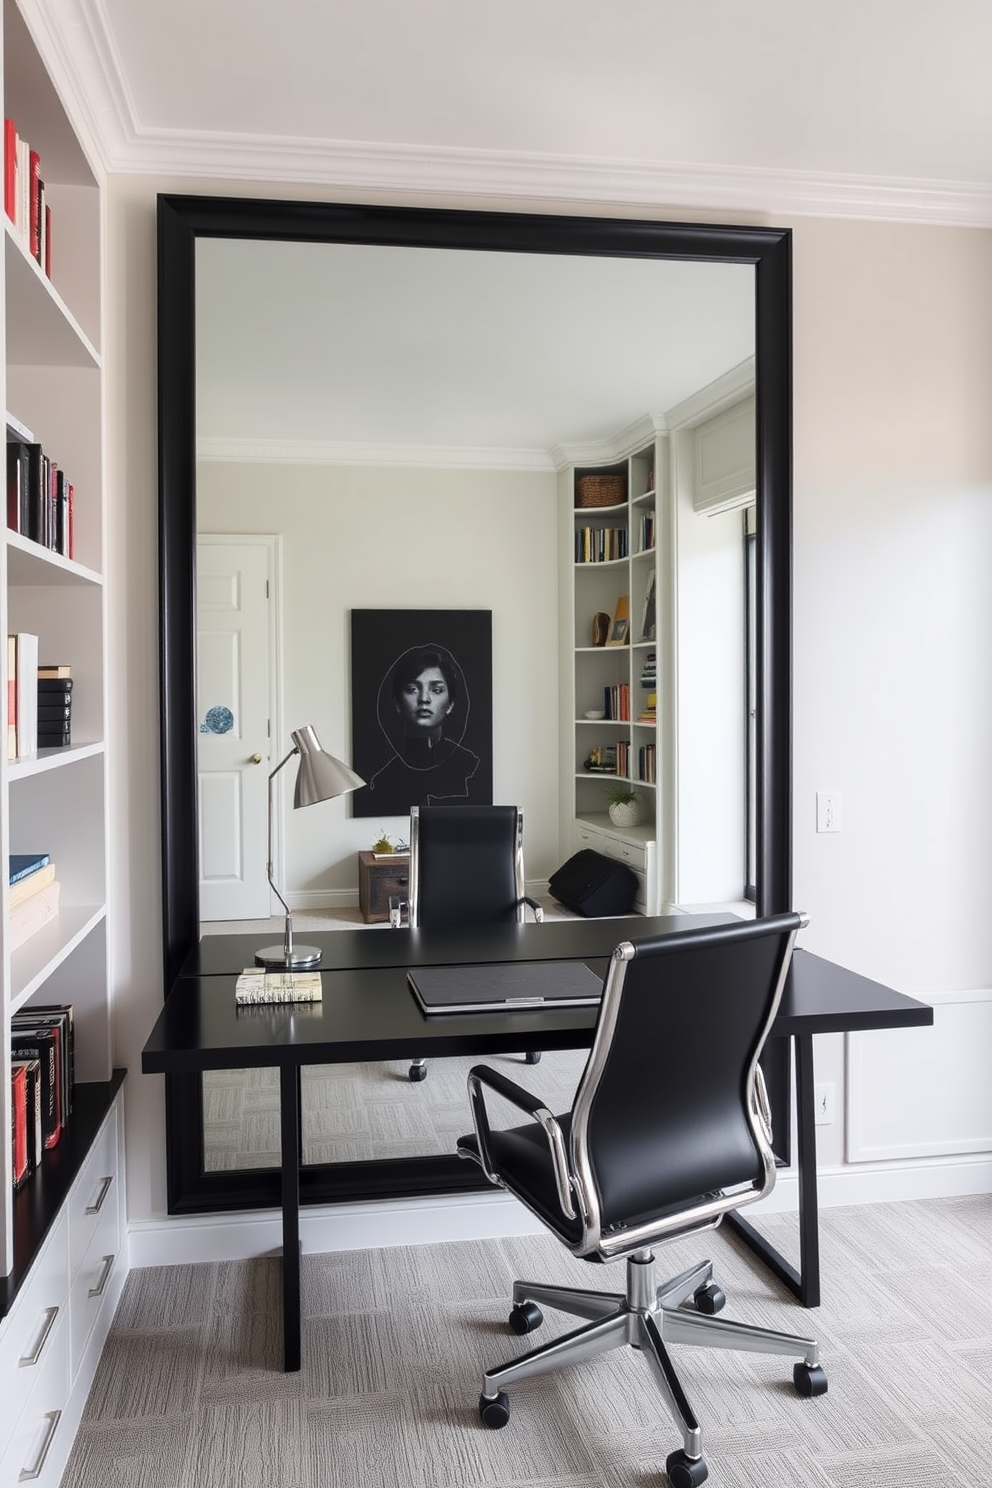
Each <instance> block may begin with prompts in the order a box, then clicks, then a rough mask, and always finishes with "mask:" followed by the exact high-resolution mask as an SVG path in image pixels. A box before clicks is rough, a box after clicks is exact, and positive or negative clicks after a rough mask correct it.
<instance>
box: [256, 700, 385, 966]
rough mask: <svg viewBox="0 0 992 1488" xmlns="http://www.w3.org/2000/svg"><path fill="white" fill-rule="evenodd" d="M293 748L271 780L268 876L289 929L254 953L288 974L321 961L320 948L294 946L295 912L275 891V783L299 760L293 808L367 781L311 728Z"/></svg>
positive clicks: (298, 732)
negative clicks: (278, 941) (326, 747)
mask: <svg viewBox="0 0 992 1488" xmlns="http://www.w3.org/2000/svg"><path fill="white" fill-rule="evenodd" d="M292 740H293V748H292V749H291V750H290V751H289V753H288V754H287V755H286V758H285V759H282V760H280V761H279V763H278V764H277V765H276V767H275V769H274V770H273V771H272V773H271V775H270V776H269V861H268V874H269V884H270V886H271V888H272V892H273V893H274V894H275V896H276V898H277V899H278V900H279V903H280V904H281V905H282V907H283V909H284V910H285V911H286V928H285V931H284V934H283V941H282V944H281V945H270V946H263V947H262V949H261V950H260V951H256V952H255V960H256V962H257V963H258V965H259V966H274V967H283V968H284V969H285V970H287V971H291V970H293V969H294V968H295V967H298V966H316V965H317V963H318V962H319V960H320V947H319V946H312V945H301V946H294V945H293V911H292V910H291V909H290V907H289V905H288V904H287V903H286V901H285V899H284V898H283V897H282V895H281V894H280V892H279V890H278V889H277V888H276V884H275V880H274V879H273V877H272V816H273V800H274V790H275V787H274V781H275V778H276V776H277V775H278V774H279V771H280V770H281V769H282V767H283V765H286V764H288V763H289V761H290V760H291V759H292V758H293V756H294V755H297V754H298V755H299V756H300V768H299V770H298V771H297V775H296V792H295V795H294V796H293V805H294V807H297V806H315V805H316V804H317V802H318V801H330V800H331V799H332V798H333V797H334V796H343V795H345V794H346V792H348V791H353V790H357V789H358V787H359V786H360V785H364V784H365V781H364V780H363V779H362V777H361V776H360V775H356V774H355V772H354V770H351V769H349V768H348V766H347V765H345V764H342V763H341V761H340V760H339V759H335V758H334V756H333V754H326V753H325V752H324V750H323V749H321V747H320V740H319V739H318V738H317V735H316V734H315V733H314V731H313V729H312V728H311V727H310V725H309V724H305V725H304V727H303V728H301V729H294V731H293V734H292Z"/></svg>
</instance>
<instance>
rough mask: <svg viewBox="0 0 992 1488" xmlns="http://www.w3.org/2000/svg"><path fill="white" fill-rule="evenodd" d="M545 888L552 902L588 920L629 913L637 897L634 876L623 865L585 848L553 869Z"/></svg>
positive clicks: (630, 870)
mask: <svg viewBox="0 0 992 1488" xmlns="http://www.w3.org/2000/svg"><path fill="white" fill-rule="evenodd" d="M548 888H549V890H550V892H551V897H552V899H557V901H558V903H559V904H563V905H564V906H565V908H566V909H571V910H574V911H575V913H576V914H580V915H585V916H586V918H587V919H595V918H597V917H598V916H600V915H623V914H630V912H631V909H632V908H633V905H634V898H635V896H636V894H637V875H636V874H635V873H634V872H633V870H632V869H630V868H628V867H627V864H626V863H620V862H618V861H617V859H616V858H607V857H604V855H603V854H602V853H598V852H593V850H592V848H590V847H584V848H583V849H582V850H581V852H577V853H576V854H575V856H574V857H571V858H569V860H568V862H567V863H563V864H562V865H561V867H560V868H558V869H556V870H555V872H554V873H553V874H552V875H551V878H550V879H549V880H548Z"/></svg>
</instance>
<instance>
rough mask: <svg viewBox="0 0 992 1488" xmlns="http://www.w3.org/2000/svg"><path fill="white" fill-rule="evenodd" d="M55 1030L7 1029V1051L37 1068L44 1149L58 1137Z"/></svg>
mask: <svg viewBox="0 0 992 1488" xmlns="http://www.w3.org/2000/svg"><path fill="white" fill-rule="evenodd" d="M58 1038H59V1035H58V1029H56V1028H11V1031H10V1047H11V1050H12V1051H13V1052H16V1054H17V1057H18V1058H19V1059H37V1060H38V1062H39V1064H40V1065H41V1132H42V1142H43V1145H44V1146H45V1148H46V1149H48V1148H50V1147H54V1146H55V1145H56V1143H57V1142H58V1139H59V1137H60V1136H61V1134H62V1122H61V1120H60V1119H59V1118H60V1112H59V1105H60V1095H61V1090H60V1077H59V1058H58Z"/></svg>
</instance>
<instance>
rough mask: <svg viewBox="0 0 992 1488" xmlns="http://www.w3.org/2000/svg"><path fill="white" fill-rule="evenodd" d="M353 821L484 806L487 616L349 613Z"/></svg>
mask: <svg viewBox="0 0 992 1488" xmlns="http://www.w3.org/2000/svg"><path fill="white" fill-rule="evenodd" d="M351 728H352V761H353V764H354V768H355V769H356V770H357V771H358V773H359V774H360V775H361V776H363V777H364V779H365V781H366V782H367V783H366V785H365V786H364V787H363V788H362V789H361V790H358V791H356V792H355V793H354V795H353V796H352V797H351V801H352V813H353V815H355V816H405V815H406V814H407V813H408V812H409V810H410V807H411V806H442V805H443V806H455V805H459V804H464V803H469V802H470V803H471V804H473V805H491V804H492V799H493V764H492V612H491V611H490V610H352V612H351Z"/></svg>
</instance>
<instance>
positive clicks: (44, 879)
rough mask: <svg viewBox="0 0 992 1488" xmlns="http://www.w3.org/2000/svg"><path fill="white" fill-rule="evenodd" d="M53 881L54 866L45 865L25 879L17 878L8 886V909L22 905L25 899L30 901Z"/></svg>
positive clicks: (52, 864)
mask: <svg viewBox="0 0 992 1488" xmlns="http://www.w3.org/2000/svg"><path fill="white" fill-rule="evenodd" d="M54 881H55V864H54V863H46V864H45V865H44V866H43V867H42V868H37V869H35V871H34V873H29V874H27V876H26V877H25V878H19V879H18V880H17V882H16V883H13V884H11V886H10V895H9V898H8V900H7V904H8V907H9V908H10V909H14V908H15V907H16V906H17V905H18V904H23V903H24V901H25V899H30V898H31V896H32V895H33V894H37V893H38V892H39V890H41V889H44V888H47V886H48V885H49V884H50V883H53V882H54Z"/></svg>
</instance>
